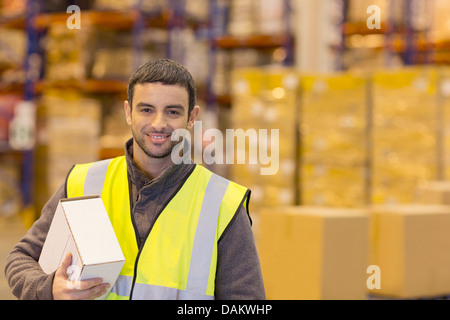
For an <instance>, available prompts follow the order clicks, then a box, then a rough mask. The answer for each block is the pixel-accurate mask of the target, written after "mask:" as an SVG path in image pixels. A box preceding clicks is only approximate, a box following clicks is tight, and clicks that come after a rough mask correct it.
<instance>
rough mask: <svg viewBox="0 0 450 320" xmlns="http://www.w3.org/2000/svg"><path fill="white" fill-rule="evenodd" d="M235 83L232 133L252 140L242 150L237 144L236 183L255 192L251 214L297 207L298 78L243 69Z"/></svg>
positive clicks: (236, 74)
mask: <svg viewBox="0 0 450 320" xmlns="http://www.w3.org/2000/svg"><path fill="white" fill-rule="evenodd" d="M232 83H233V88H232V101H233V108H232V117H231V118H232V124H233V128H234V130H236V129H242V130H243V131H244V132H246V133H248V134H249V136H251V138H246V145H245V148H244V149H240V147H239V144H238V143H237V142H235V143H234V144H233V145H234V146H235V147H236V148H235V153H234V155H235V164H234V165H233V166H231V177H232V179H234V180H235V181H236V182H237V183H240V184H243V185H245V186H247V187H249V188H250V189H251V190H252V208H253V209H252V211H257V209H258V208H259V207H261V206H279V205H293V204H295V202H296V199H295V198H296V192H295V188H296V187H295V175H296V154H297V150H296V148H297V112H298V103H299V84H300V83H299V79H298V76H297V74H296V73H295V72H293V71H292V70H291V69H282V68H277V69H265V70H263V69H242V70H239V71H236V72H234V73H233V80H232ZM265 133H266V134H265ZM226 152H227V153H228V152H230V150H226ZM237 152H241V153H242V154H245V155H246V158H245V161H244V162H245V163H243V164H239V163H238V162H237V161H238V154H237ZM267 160H268V161H267Z"/></svg>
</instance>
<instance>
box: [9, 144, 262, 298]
mask: <svg viewBox="0 0 450 320" xmlns="http://www.w3.org/2000/svg"><path fill="white" fill-rule="evenodd" d="M125 150H126V160H127V168H128V180H129V182H130V183H129V185H130V194H131V207H132V210H131V211H132V214H133V217H134V221H135V223H134V225H135V229H136V230H135V231H136V235H137V239H138V241H139V242H142V241H144V240H145V236H146V235H147V233H148V231H149V230H150V228H151V227H152V226H153V224H154V223H155V220H156V215H157V213H158V212H159V210H161V208H162V206H163V205H164V203H165V202H166V201H167V200H169V199H170V198H171V197H172V196H173V194H174V193H175V192H176V191H177V190H178V189H179V187H180V184H181V183H183V182H184V181H185V179H186V178H187V177H188V175H189V174H190V173H191V172H192V169H193V167H194V166H195V164H193V163H191V164H180V165H173V166H171V167H169V168H167V169H166V170H165V171H164V172H163V173H162V174H161V175H160V176H159V177H158V178H156V179H153V180H151V179H150V178H148V177H147V176H146V175H145V173H144V172H143V171H142V170H140V169H139V167H138V166H137V164H136V163H135V162H134V160H133V147H132V140H130V141H128V142H127V144H126V148H125ZM66 197H67V196H66V188H65V184H63V185H61V186H60V187H59V189H58V190H57V191H56V192H55V193H54V194H53V196H52V197H51V198H50V200H49V201H48V202H47V204H46V205H45V206H44V208H43V210H42V213H41V216H40V218H39V219H38V220H37V221H36V222H35V223H34V224H33V226H32V227H31V228H30V229H29V230H28V232H27V233H26V234H25V236H24V237H23V238H22V239H21V240H20V241H19V243H17V244H16V245H15V246H14V248H13V250H12V251H11V252H10V254H9V255H8V257H7V261H6V267H5V274H6V278H7V280H8V283H9V285H10V287H11V290H12V293H13V294H14V295H15V296H16V297H18V298H19V299H33V300H49V299H52V284H53V277H54V273H52V274H49V275H47V274H45V273H44V272H43V271H42V269H41V268H40V266H39V264H38V262H37V261H38V259H39V256H40V253H41V250H42V246H43V244H44V242H45V238H46V235H47V232H48V230H49V228H50V224H51V222H52V219H53V215H54V213H55V210H56V207H57V205H58V202H59V200H60V199H61V198H66ZM217 262H218V265H217V273H216V284H215V297H216V299H221V300H224V299H226V300H233V299H259V300H261V299H265V292H264V285H263V281H262V275H261V268H260V264H259V258H258V255H257V252H256V247H255V241H254V238H253V233H252V230H251V223H250V219H249V216H248V214H247V211H246V210H245V208H244V207H242V206H241V207H239V209H238V211H237V212H236V214H235V217H234V218H233V219H232V221H231V222H230V224H229V225H228V227H227V228H226V230H225V231H224V233H223V234H222V236H221V238H220V239H219V244H218V261H217Z"/></svg>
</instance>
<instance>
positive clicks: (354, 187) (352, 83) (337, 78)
mask: <svg viewBox="0 0 450 320" xmlns="http://www.w3.org/2000/svg"><path fill="white" fill-rule="evenodd" d="M301 83H302V100H301V101H302V102H301V104H302V106H301V113H300V121H299V122H300V126H301V140H300V145H301V147H300V157H299V159H300V161H299V167H300V179H299V182H298V183H299V190H300V194H299V198H300V203H302V204H305V205H325V206H333V207H357V206H362V205H364V204H366V203H367V194H368V188H367V177H368V174H367V169H368V167H367V164H368V163H367V160H368V159H367V148H368V144H367V142H368V136H367V115H368V109H367V101H366V99H367V96H366V85H367V81H366V79H365V78H364V77H362V76H358V75H352V74H339V75H333V76H319V75H316V76H301Z"/></svg>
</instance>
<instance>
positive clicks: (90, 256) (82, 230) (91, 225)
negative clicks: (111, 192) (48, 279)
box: [39, 196, 125, 299]
mask: <svg viewBox="0 0 450 320" xmlns="http://www.w3.org/2000/svg"><path fill="white" fill-rule="evenodd" d="M69 252H70V253H72V265H71V268H69V271H71V275H70V278H69V279H70V280H73V281H75V280H85V279H89V278H97V277H100V278H103V282H108V283H109V284H110V288H109V290H108V292H107V293H106V294H105V295H103V296H101V297H99V298H98V299H106V297H107V295H108V294H109V292H110V291H111V289H112V287H113V285H114V283H115V282H116V279H117V277H118V276H119V273H120V270H121V269H122V266H123V264H124V263H125V258H124V256H123V253H122V250H121V248H120V245H119V242H118V240H117V238H116V235H115V233H114V229H113V227H112V225H111V222H110V220H109V217H108V213H107V212H106V210H105V207H104V205H103V201H102V199H101V198H100V197H99V196H89V197H80V198H70V199H61V200H60V202H59V204H58V207H57V209H56V212H55V216H54V218H53V221H52V224H51V226H50V229H49V232H48V234H47V238H46V240H45V243H44V246H43V248H42V253H41V256H40V258H39V264H40V266H41V267H42V270H43V271H44V272H45V273H47V274H49V273H51V272H54V271H55V270H57V269H58V268H59V266H60V265H61V262H62V260H63V259H64V257H65V256H66V254H67V253H69Z"/></svg>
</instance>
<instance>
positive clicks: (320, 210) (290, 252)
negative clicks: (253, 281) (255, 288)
mask: <svg viewBox="0 0 450 320" xmlns="http://www.w3.org/2000/svg"><path fill="white" fill-rule="evenodd" d="M259 223H260V226H259V239H258V252H259V256H260V260H261V268H262V273H263V278H264V285H265V287H266V294H267V298H268V299H366V292H367V289H366V278H367V274H366V269H367V266H368V265H367V263H368V252H369V251H368V239H369V236H368V230H369V215H368V211H367V210H364V209H343V208H339V209H338V208H329V207H328V208H325V207H309V206H292V207H274V208H270V209H269V208H266V209H264V210H263V209H261V212H260V221H259Z"/></svg>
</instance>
